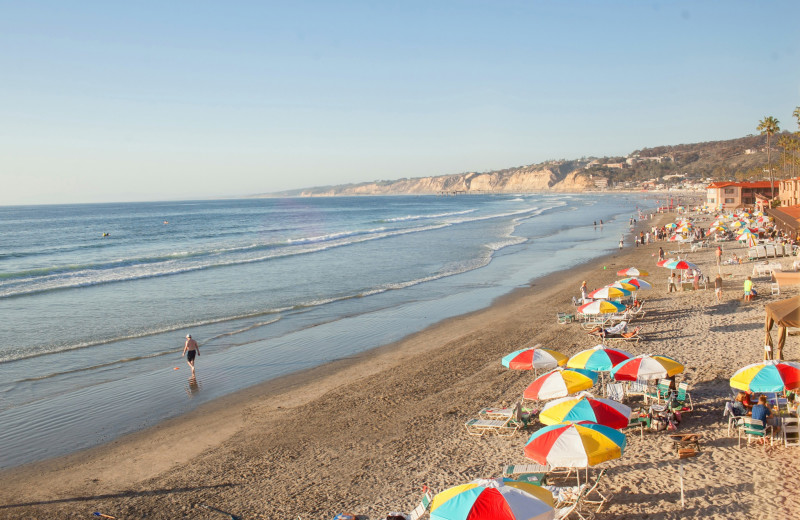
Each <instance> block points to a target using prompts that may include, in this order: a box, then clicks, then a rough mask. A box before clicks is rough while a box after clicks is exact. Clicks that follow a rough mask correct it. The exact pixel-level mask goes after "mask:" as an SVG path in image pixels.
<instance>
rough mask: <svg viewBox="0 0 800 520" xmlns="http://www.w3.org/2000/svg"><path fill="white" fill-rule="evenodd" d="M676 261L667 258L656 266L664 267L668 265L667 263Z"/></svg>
mask: <svg viewBox="0 0 800 520" xmlns="http://www.w3.org/2000/svg"><path fill="white" fill-rule="evenodd" d="M674 261H675V259H674V258H665V259H663V260H659V261H658V262H656V265H657V266H658V267H664V264H666V263H667V262H674Z"/></svg>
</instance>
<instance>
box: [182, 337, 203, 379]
mask: <svg viewBox="0 0 800 520" xmlns="http://www.w3.org/2000/svg"><path fill="white" fill-rule="evenodd" d="M183 354H186V362H187V363H189V368H191V369H192V375H194V357H195V355H198V356H199V355H200V346H199V345H198V344H197V342H196V341H195V340H193V339H192V335H191V334H187V335H186V344H185V345H184V346H183ZM183 354H181V356H183Z"/></svg>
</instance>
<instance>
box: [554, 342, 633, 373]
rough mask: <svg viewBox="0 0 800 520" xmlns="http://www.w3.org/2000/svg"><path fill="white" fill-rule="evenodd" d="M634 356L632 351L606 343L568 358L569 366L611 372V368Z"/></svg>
mask: <svg viewBox="0 0 800 520" xmlns="http://www.w3.org/2000/svg"><path fill="white" fill-rule="evenodd" d="M632 357H633V354H631V353H630V352H625V351H624V350H619V349H615V348H608V347H606V346H605V345H597V346H594V347H592V348H590V349H587V350H582V351H580V352H578V353H577V354H575V355H574V356H572V357H571V358H569V359H568V360H567V368H582V369H584V370H592V371H594V372H609V371H611V369H612V368H613V367H614V366H615V365H618V364H620V363H622V362H623V361H625V360H626V359H630V358H632Z"/></svg>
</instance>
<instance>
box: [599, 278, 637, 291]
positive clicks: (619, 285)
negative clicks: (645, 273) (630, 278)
mask: <svg viewBox="0 0 800 520" xmlns="http://www.w3.org/2000/svg"><path fill="white" fill-rule="evenodd" d="M606 287H613V288H614V289H624V290H626V291H628V292H631V293H632V292H633V291H638V290H639V287H637V286H636V285H633V284H632V283H626V282H621V281H619V280H617V281H616V282H614V283H610V284H608V285H606Z"/></svg>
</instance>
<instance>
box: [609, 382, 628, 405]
mask: <svg viewBox="0 0 800 520" xmlns="http://www.w3.org/2000/svg"><path fill="white" fill-rule="evenodd" d="M606 397H608V398H609V399H613V400H614V401H618V402H620V403H621V402H622V400H623V399H624V398H625V385H624V384H622V383H606Z"/></svg>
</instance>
